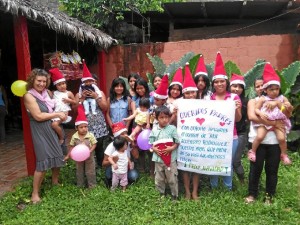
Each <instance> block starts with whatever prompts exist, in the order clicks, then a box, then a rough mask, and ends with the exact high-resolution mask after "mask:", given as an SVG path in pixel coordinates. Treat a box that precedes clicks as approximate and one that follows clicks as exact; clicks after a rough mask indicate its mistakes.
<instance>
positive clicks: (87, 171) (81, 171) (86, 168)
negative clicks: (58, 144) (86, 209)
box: [65, 105, 97, 188]
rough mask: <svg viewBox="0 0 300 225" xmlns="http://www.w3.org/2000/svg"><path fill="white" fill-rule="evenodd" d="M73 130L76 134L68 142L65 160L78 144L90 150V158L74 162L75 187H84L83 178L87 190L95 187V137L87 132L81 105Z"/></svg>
mask: <svg viewBox="0 0 300 225" xmlns="http://www.w3.org/2000/svg"><path fill="white" fill-rule="evenodd" d="M75 128H76V130H77V132H76V133H75V134H73V136H72V138H71V141H70V148H69V152H68V154H67V156H66V157H65V160H67V159H69V157H70V153H71V151H72V149H73V148H74V147H75V146H76V145H79V144H84V145H86V146H88V148H89V149H90V156H89V158H87V159H86V160H85V161H82V162H76V178H77V186H79V187H84V186H85V176H86V179H87V186H88V188H93V187H95V186H96V184H97V183H96V170H95V157H94V150H95V148H96V143H97V140H96V138H95V136H94V135H93V134H92V133H91V132H89V131H88V122H87V119H86V116H85V114H84V109H83V106H82V105H79V106H78V116H77V118H76V121H75Z"/></svg>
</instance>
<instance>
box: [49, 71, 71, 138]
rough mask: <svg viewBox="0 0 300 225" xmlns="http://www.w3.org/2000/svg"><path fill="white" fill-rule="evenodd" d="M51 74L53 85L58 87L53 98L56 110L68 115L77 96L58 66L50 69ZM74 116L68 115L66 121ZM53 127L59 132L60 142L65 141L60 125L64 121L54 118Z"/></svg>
mask: <svg viewBox="0 0 300 225" xmlns="http://www.w3.org/2000/svg"><path fill="white" fill-rule="evenodd" d="M49 72H50V74H51V79H52V82H53V85H55V87H56V89H57V90H55V91H54V92H53V99H54V100H55V108H54V111H55V112H64V113H65V114H66V115H68V111H71V107H70V104H76V101H75V97H74V95H73V93H72V92H71V91H68V90H67V83H66V79H65V77H64V75H63V74H62V72H61V71H60V70H59V69H58V68H53V69H50V70H49ZM71 119H72V118H71V117H70V116H68V118H67V120H66V121H64V122H65V123H67V122H70V120H71ZM52 121H53V122H52V124H51V126H52V129H53V130H55V132H56V133H57V136H58V139H59V143H60V144H63V142H64V133H63V130H62V128H61V126H60V124H61V123H62V122H63V121H61V120H60V119H59V118H54V119H52Z"/></svg>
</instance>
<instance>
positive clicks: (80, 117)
mask: <svg viewBox="0 0 300 225" xmlns="http://www.w3.org/2000/svg"><path fill="white" fill-rule="evenodd" d="M77 110H78V111H77V112H78V114H77V118H76V120H75V126H78V125H80V124H83V123H84V124H88V122H87V119H86V116H85V113H84V108H83V106H82V105H81V104H79V106H78V109H77Z"/></svg>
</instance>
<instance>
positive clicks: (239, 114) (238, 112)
mask: <svg viewBox="0 0 300 225" xmlns="http://www.w3.org/2000/svg"><path fill="white" fill-rule="evenodd" d="M241 106H242V102H241V100H240V99H239V100H235V117H234V121H235V122H239V121H240V120H241V119H242V107H241Z"/></svg>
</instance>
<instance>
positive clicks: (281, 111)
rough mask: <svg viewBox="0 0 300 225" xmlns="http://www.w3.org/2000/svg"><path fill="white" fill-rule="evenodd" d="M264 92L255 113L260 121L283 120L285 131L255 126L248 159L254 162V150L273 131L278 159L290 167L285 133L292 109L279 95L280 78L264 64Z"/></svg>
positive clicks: (268, 65) (270, 67)
mask: <svg viewBox="0 0 300 225" xmlns="http://www.w3.org/2000/svg"><path fill="white" fill-rule="evenodd" d="M263 80H264V86H263V88H264V92H265V93H266V96H261V97H260V98H259V99H258V101H257V102H256V104H255V113H256V114H257V115H258V116H259V117H261V118H262V119H268V120H283V122H284V124H285V130H281V129H278V128H276V127H272V126H266V125H262V124H256V125H255V126H256V127H257V136H256V138H255V139H254V141H253V142H252V149H251V150H249V151H248V159H249V160H251V161H252V162H255V161H256V150H257V148H258V146H259V144H260V143H261V142H262V140H263V139H264V138H265V136H266V134H267V132H268V131H269V130H274V132H275V134H276V137H277V140H278V142H279V147H280V150H281V155H280V159H281V161H282V163H283V164H284V165H290V164H291V163H292V162H291V160H290V159H289V157H288V155H287V144H286V132H289V130H290V129H291V122H290V120H289V119H288V117H290V116H291V113H292V111H293V107H292V106H291V104H290V102H289V101H288V99H287V98H286V97H284V96H283V95H281V94H280V78H279V76H278V75H277V73H276V72H275V70H274V69H273V67H272V66H271V64H270V63H266V65H265V68H264V71H263Z"/></svg>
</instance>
